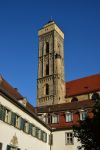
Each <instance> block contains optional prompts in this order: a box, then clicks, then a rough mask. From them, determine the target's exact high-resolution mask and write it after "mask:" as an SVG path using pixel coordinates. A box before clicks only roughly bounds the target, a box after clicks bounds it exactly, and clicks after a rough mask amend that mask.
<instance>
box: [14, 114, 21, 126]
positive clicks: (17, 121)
mask: <svg viewBox="0 0 100 150" xmlns="http://www.w3.org/2000/svg"><path fill="white" fill-rule="evenodd" d="M15 127H16V128H20V117H19V116H18V115H16V124H15Z"/></svg>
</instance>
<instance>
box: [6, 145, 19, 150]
mask: <svg viewBox="0 0 100 150" xmlns="http://www.w3.org/2000/svg"><path fill="white" fill-rule="evenodd" d="M7 150H21V149H20V148H17V147H14V146H12V145H7Z"/></svg>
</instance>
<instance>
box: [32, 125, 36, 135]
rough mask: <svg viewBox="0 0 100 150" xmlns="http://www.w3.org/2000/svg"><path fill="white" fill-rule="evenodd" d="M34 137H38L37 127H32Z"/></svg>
mask: <svg viewBox="0 0 100 150" xmlns="http://www.w3.org/2000/svg"><path fill="white" fill-rule="evenodd" d="M32 135H33V136H34V137H36V127H35V126H33V127H32Z"/></svg>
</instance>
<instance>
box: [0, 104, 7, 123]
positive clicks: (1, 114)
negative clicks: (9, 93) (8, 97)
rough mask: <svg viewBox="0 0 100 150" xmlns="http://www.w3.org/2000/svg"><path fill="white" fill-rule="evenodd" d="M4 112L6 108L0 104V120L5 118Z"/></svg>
mask: <svg viewBox="0 0 100 150" xmlns="http://www.w3.org/2000/svg"><path fill="white" fill-rule="evenodd" d="M5 112H6V109H5V107H4V106H2V105H0V120H3V121H4V120H5Z"/></svg>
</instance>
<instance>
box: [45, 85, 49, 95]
mask: <svg viewBox="0 0 100 150" xmlns="http://www.w3.org/2000/svg"><path fill="white" fill-rule="evenodd" d="M44 92H45V95H49V84H46V85H45V87H44Z"/></svg>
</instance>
